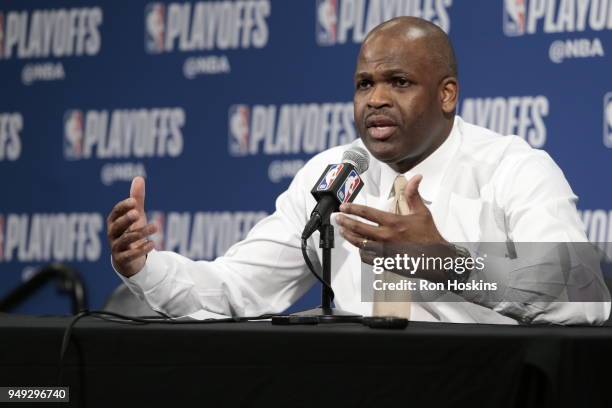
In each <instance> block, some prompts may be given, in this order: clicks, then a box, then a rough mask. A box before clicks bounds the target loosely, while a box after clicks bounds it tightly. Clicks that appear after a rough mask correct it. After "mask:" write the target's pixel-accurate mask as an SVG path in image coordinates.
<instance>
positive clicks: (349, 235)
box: [340, 228, 366, 248]
mask: <svg viewBox="0 0 612 408" xmlns="http://www.w3.org/2000/svg"><path fill="white" fill-rule="evenodd" d="M340 235H342V236H343V237H344V239H346V240H347V241H348V242H350V243H351V244H352V245H354V246H356V247H357V248H361V247H362V246H363V240H364V239H366V238H365V237H364V236H363V235H357V234H355V233H354V232H353V231H351V230H349V229H346V228H340Z"/></svg>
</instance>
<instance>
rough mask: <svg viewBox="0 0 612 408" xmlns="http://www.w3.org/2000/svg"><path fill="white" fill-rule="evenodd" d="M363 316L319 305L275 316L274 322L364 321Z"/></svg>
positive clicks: (286, 323) (281, 323)
mask: <svg viewBox="0 0 612 408" xmlns="http://www.w3.org/2000/svg"><path fill="white" fill-rule="evenodd" d="M362 321H363V316H361V315H358V314H354V313H349V312H345V311H344V310H341V309H334V308H331V309H327V308H321V307H317V308H315V309H309V310H304V311H303V312H297V313H293V314H290V315H284V316H273V317H272V324H280V325H288V324H319V323H362Z"/></svg>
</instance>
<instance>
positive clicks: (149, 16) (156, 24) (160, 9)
mask: <svg viewBox="0 0 612 408" xmlns="http://www.w3.org/2000/svg"><path fill="white" fill-rule="evenodd" d="M165 31H166V6H164V5H163V4H162V3H149V4H147V6H146V7H145V49H146V50H147V52H148V53H149V54H159V53H160V52H163V51H164V34H165Z"/></svg>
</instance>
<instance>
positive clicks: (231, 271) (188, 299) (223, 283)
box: [119, 171, 316, 317]
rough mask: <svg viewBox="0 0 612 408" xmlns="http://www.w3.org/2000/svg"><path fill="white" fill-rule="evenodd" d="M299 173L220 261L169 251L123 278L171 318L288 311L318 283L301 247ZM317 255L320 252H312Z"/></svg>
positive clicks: (303, 190) (302, 192)
mask: <svg viewBox="0 0 612 408" xmlns="http://www.w3.org/2000/svg"><path fill="white" fill-rule="evenodd" d="M304 179H305V176H304V174H303V172H302V171H300V172H298V174H297V175H296V177H295V178H294V180H293V181H292V183H291V185H290V186H289V188H288V190H287V191H285V192H284V193H282V194H281V195H280V196H279V197H278V199H277V200H276V210H275V212H274V213H273V214H272V215H270V216H268V217H266V218H265V219H263V220H261V221H260V222H259V223H257V224H256V225H255V226H254V227H253V229H252V230H251V231H250V232H249V234H248V235H247V237H246V238H245V239H244V240H243V241H241V242H239V243H237V244H235V245H233V246H232V247H231V248H230V249H229V250H228V251H227V253H226V254H225V255H224V256H222V257H219V258H217V259H216V260H214V261H193V260H191V259H189V258H187V257H184V256H182V255H180V254H177V253H174V252H167V251H152V252H150V253H149V255H148V257H147V260H146V263H145V266H144V268H143V269H142V270H141V271H139V272H138V273H137V274H135V275H133V276H132V277H130V278H126V277H124V276H122V275H119V277H120V278H121V279H122V280H123V281H124V282H125V284H126V285H127V286H128V287H129V288H130V290H131V291H132V292H133V293H134V294H135V295H136V296H137V297H139V298H140V299H142V300H144V301H146V302H147V303H148V304H149V305H150V306H151V308H152V309H153V310H155V311H158V312H160V313H163V314H165V315H168V316H173V317H177V316H185V315H190V314H194V313H201V312H203V311H204V312H208V313H213V314H215V315H224V316H230V315H232V316H257V315H261V314H265V313H279V312H282V311H284V310H285V309H286V308H287V307H289V306H290V305H291V304H292V303H294V302H295V301H296V300H297V299H299V298H300V297H301V296H302V295H303V294H304V293H305V292H306V291H307V290H308V289H309V288H310V287H311V286H312V285H313V283H314V279H315V278H314V277H313V276H312V275H310V274H309V273H308V272H307V269H306V268H305V264H304V260H303V257H302V253H301V247H300V244H301V242H300V236H301V229H302V228H303V226H304V224H305V221H306V220H305V217H306V206H307V205H308V201H307V200H308V198H309V197H307V196H306V193H307V189H306V188H305V185H306V181H304ZM311 256H316V255H313V254H311Z"/></svg>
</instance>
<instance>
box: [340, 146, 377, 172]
mask: <svg viewBox="0 0 612 408" xmlns="http://www.w3.org/2000/svg"><path fill="white" fill-rule="evenodd" d="M342 161H343V162H345V163H350V164H352V165H353V166H354V167H355V170H357V173H359V174H362V173H364V172H365V171H366V170H367V169H368V167H369V166H370V155H369V154H368V152H367V150H365V149H364V148H363V147H360V146H357V145H356V144H355V143H353V144H352V145H351V146H350V147H349V148H348V149H347V150H345V151H344V153H343V154H342Z"/></svg>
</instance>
